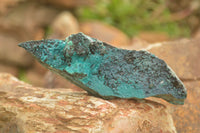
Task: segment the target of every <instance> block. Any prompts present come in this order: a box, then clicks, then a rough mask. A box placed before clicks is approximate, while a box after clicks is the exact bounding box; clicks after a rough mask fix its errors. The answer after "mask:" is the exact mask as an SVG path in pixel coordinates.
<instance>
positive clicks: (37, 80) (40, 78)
mask: <svg viewBox="0 0 200 133" xmlns="http://www.w3.org/2000/svg"><path fill="white" fill-rule="evenodd" d="M44 77H45V75H44V74H42V73H37V72H35V71H33V69H30V70H28V71H26V73H25V81H26V82H28V83H30V84H32V85H34V86H37V87H43V86H44V84H45V78H44Z"/></svg>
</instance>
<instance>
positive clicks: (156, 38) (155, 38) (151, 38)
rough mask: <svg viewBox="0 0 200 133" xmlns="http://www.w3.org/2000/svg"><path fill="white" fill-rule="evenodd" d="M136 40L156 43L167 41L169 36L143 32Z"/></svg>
mask: <svg viewBox="0 0 200 133" xmlns="http://www.w3.org/2000/svg"><path fill="white" fill-rule="evenodd" d="M138 38H140V39H141V40H145V41H146V42H148V43H157V42H164V41H169V36H168V35H167V34H166V33H163V32H153V31H143V32H140V34H139V35H138Z"/></svg>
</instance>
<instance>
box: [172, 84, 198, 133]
mask: <svg viewBox="0 0 200 133" xmlns="http://www.w3.org/2000/svg"><path fill="white" fill-rule="evenodd" d="M184 84H185V85H186V87H187V88H188V89H187V92H188V96H187V99H186V101H185V104H184V105H183V106H173V105H171V106H170V110H171V112H172V116H173V119H174V123H175V127H176V129H177V132H179V133H199V132H200V126H199V125H200V111H199V110H200V99H199V96H200V81H192V82H185V83H184Z"/></svg>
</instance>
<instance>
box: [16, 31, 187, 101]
mask: <svg viewBox="0 0 200 133" xmlns="http://www.w3.org/2000/svg"><path fill="white" fill-rule="evenodd" d="M19 46H21V47H23V48H25V49H26V50H27V51H29V52H30V53H31V54H33V55H34V56H35V57H36V59H38V61H39V62H41V63H42V64H43V65H44V66H46V67H47V68H49V69H51V70H53V71H54V72H56V73H58V74H60V75H62V76H63V77H65V78H66V79H68V80H70V81H71V82H73V83H74V84H76V85H78V86H79V87H81V88H83V89H85V90H86V91H87V92H88V93H90V94H92V95H94V96H98V97H102V98H105V99H111V98H114V97H118V98H146V97H150V96H155V97H160V98H163V99H165V100H166V101H168V102H170V103H173V104H183V103H184V99H185V98H186V95H187V92H186V89H185V87H184V85H183V84H182V82H181V81H180V80H179V78H178V77H177V76H176V75H175V73H174V72H173V71H172V70H171V69H170V68H169V67H168V66H167V64H166V63H165V62H164V61H163V60H161V59H159V58H157V57H156V56H155V55H152V54H151V53H149V52H147V51H135V50H132V51H131V50H124V49H118V48H115V47H112V46H110V45H108V44H106V43H103V42H101V41H99V40H97V39H94V38H91V37H89V36H86V35H84V34H83V33H78V34H74V35H71V36H69V37H67V38H66V40H41V41H29V42H24V43H21V44H19Z"/></svg>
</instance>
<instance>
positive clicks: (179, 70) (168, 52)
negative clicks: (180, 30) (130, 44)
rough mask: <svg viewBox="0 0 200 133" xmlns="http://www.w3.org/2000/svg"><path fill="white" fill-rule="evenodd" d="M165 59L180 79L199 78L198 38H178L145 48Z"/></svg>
mask: <svg viewBox="0 0 200 133" xmlns="http://www.w3.org/2000/svg"><path fill="white" fill-rule="evenodd" d="M146 49H147V50H149V51H150V52H151V53H153V54H155V55H156V56H158V57H159V58H161V59H163V60H164V61H166V63H167V64H168V65H169V66H170V67H171V68H172V69H173V70H174V71H175V72H176V74H177V75H178V76H179V78H180V79H182V80H183V81H184V80H197V79H200V71H199V68H200V61H199V57H200V50H199V49H200V40H199V39H196V40H185V39H183V40H179V41H174V42H165V43H157V44H155V45H151V46H149V47H147V48H146Z"/></svg>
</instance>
